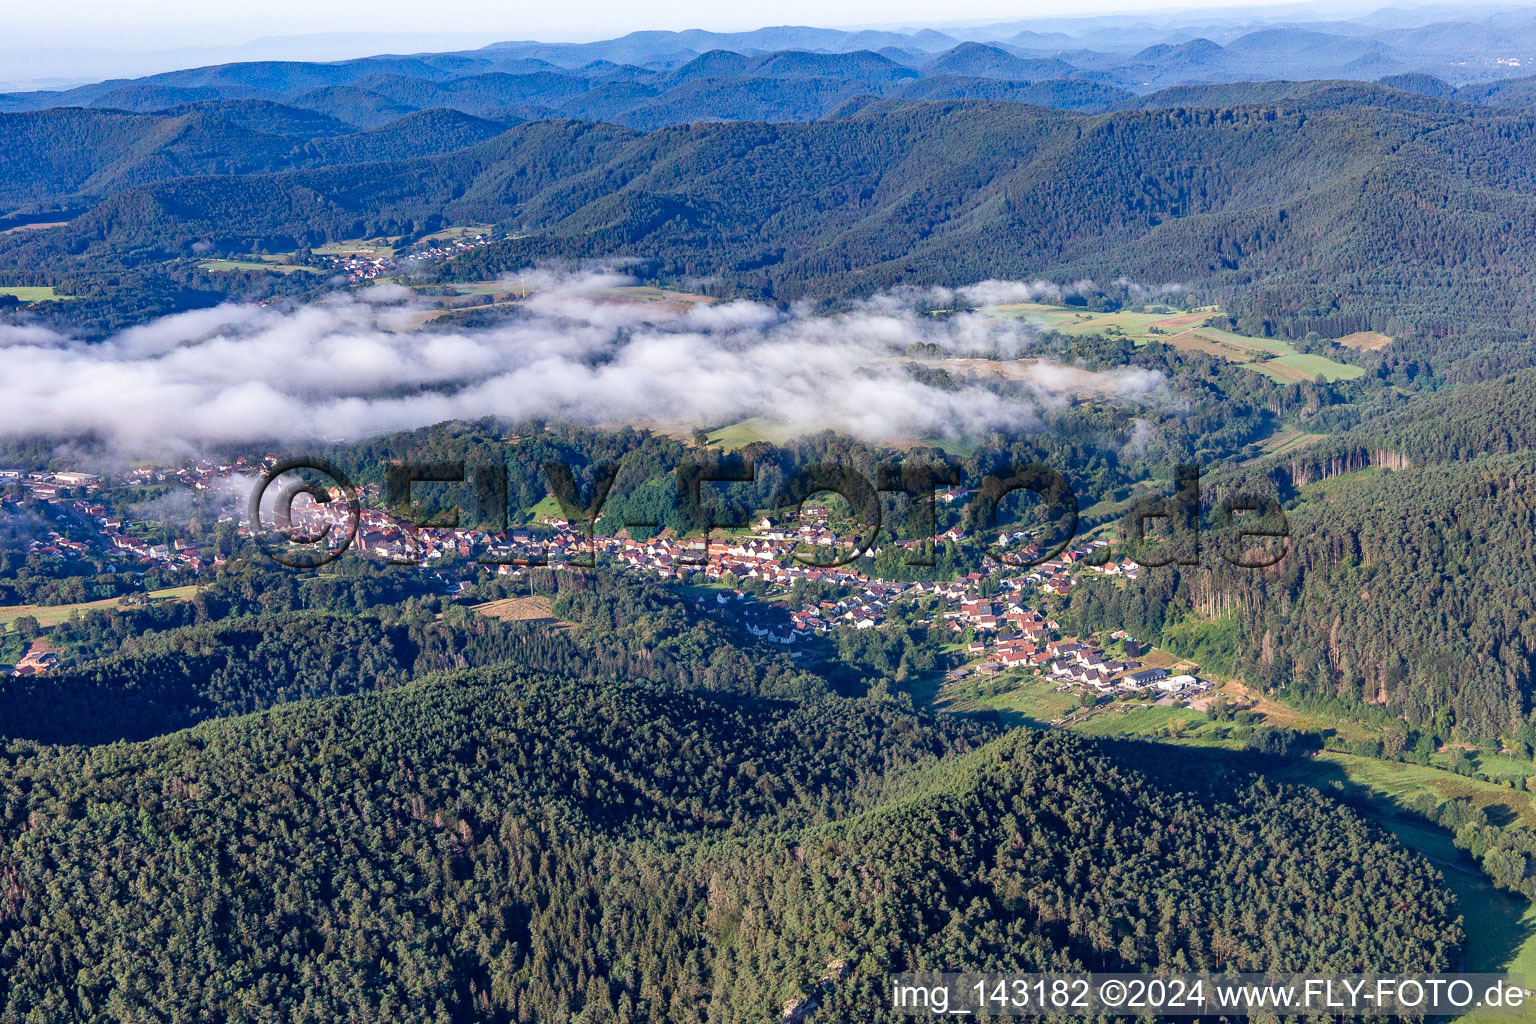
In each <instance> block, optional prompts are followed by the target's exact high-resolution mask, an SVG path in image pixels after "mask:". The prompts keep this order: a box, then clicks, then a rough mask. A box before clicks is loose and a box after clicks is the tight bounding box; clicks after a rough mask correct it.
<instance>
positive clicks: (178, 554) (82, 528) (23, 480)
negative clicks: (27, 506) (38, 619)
mask: <svg viewBox="0 0 1536 1024" xmlns="http://www.w3.org/2000/svg"><path fill="white" fill-rule="evenodd" d="M259 468H260V467H254V466H252V465H250V464H248V463H247V462H246V461H245V460H244V459H236V460H235V461H234V462H231V463H227V464H226V463H215V462H209V461H199V462H195V463H191V464H188V465H185V466H180V467H174V468H167V467H159V466H136V467H134V468H133V469H130V470H128V471H127V472H125V473H124V474H123V476H122V479H121V482H122V483H124V484H128V485H143V484H155V483H165V482H168V481H174V482H176V483H179V484H182V485H183V486H186V487H189V488H192V489H195V490H210V489H212V488H214V487H216V486H218V481H219V480H222V479H226V478H228V477H230V476H231V475H234V474H240V473H248V472H254V471H256V470H257V469H259ZM6 484H10V485H19V486H21V487H22V488H24V489H25V490H26V491H27V493H28V494H29V495H30V496H31V497H33V498H35V499H37V500H39V501H42V502H45V503H47V504H50V505H53V506H54V507H55V508H59V509H63V508H65V507H66V506H65V504H64V502H66V501H67V502H68V505H67V507H68V509H69V510H70V511H72V512H74V513H75V522H74V526H75V527H76V528H74V529H71V530H70V531H69V532H64V531H61V530H58V529H52V528H50V529H49V530H48V531H47V533H46V535H45V536H42V537H38V538H36V539H34V540H32V541H31V542H30V544H29V548H28V550H29V552H31V553H36V554H41V555H45V556H48V557H53V558H75V557H85V556H88V555H105V556H108V557H112V556H123V557H125V558H127V559H130V560H132V561H135V562H139V563H142V564H146V565H154V566H157V567H160V568H169V569H178V570H186V571H190V572H198V571H200V570H202V569H204V568H206V567H210V566H218V565H223V564H224V561H225V559H224V557H223V556H222V555H218V556H215V557H213V558H211V559H209V558H205V557H204V556H203V554H202V553H201V552H200V551H199V550H198V548H197V546H196V545H195V544H193V543H192V542H191V541H189V540H185V539H180V538H177V539H174V540H172V541H170V542H169V543H164V544H152V543H150V542H149V541H146V540H144V539H142V538H140V537H136V536H134V535H132V534H131V533H128V532H125V530H124V520H123V517H122V516H121V515H119V514H117V513H116V512H114V511H113V510H112V509H110V508H108V507H107V506H106V505H105V504H103V503H102V502H100V501H98V500H96V499H95V498H93V497H92V496H91V495H90V493H89V492H91V491H94V490H96V489H97V488H99V487H100V486H101V484H102V479H101V477H100V476H98V475H96V474H94V473H82V472H72V471H70V472H62V473H47V472H28V471H23V470H10V469H0V486H4V485H6ZM82 489H83V490H85V491H86V492H87V495H86V497H84V498H73V499H71V498H69V496H68V494H67V493H66V492H68V491H72V490H75V491H78V490H82ZM234 519H235V517H234V515H233V514H232V513H231V514H227V515H224V516H222V517H221V521H225V522H233V521H234ZM60 523H61V525H63V517H62V516H60Z"/></svg>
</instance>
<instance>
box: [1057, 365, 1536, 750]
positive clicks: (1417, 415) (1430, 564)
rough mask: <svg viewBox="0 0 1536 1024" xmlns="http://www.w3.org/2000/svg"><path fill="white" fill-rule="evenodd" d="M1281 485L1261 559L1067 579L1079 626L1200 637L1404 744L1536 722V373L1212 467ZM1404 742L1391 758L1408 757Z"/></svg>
mask: <svg viewBox="0 0 1536 1024" xmlns="http://www.w3.org/2000/svg"><path fill="white" fill-rule="evenodd" d="M1208 487H1209V488H1210V493H1208V494H1207V499H1208V500H1210V501H1215V500H1217V499H1218V498H1219V496H1220V495H1221V494H1223V493H1231V492H1234V491H1240V490H1248V491H1249V492H1250V493H1253V492H1257V493H1271V494H1273V493H1278V494H1279V495H1280V496H1281V497H1282V499H1283V500H1284V501H1285V503H1286V505H1287V512H1286V515H1287V521H1288V526H1289V533H1290V541H1289V553H1288V554H1287V556H1286V558H1285V559H1284V561H1283V562H1282V563H1280V565H1278V566H1276V567H1275V568H1274V569H1272V570H1268V571H1265V572H1256V571H1251V570H1242V569H1235V568H1232V567H1230V566H1227V565H1225V564H1223V563H1222V562H1221V561H1220V560H1219V559H1209V560H1207V564H1206V565H1205V566H1204V567H1203V568H1199V569H1170V570H1167V571H1161V572H1157V573H1153V574H1149V575H1148V576H1147V577H1146V578H1144V579H1143V580H1142V581H1140V582H1139V583H1137V584H1135V585H1133V586H1131V587H1129V588H1124V589H1122V588H1119V587H1116V586H1103V585H1099V584H1097V583H1093V584H1090V585H1089V586H1087V587H1085V588H1084V590H1083V591H1081V592H1078V591H1074V594H1073V596H1072V600H1071V604H1072V609H1073V614H1074V615H1076V616H1080V617H1081V621H1083V622H1086V623H1095V624H1110V623H1113V624H1115V625H1116V626H1117V627H1118V628H1126V629H1130V630H1134V631H1137V632H1146V633H1148V634H1151V635H1161V636H1167V637H1171V636H1174V635H1176V634H1178V633H1179V632H1180V631H1181V630H1182V631H1187V633H1186V635H1187V636H1197V637H1206V638H1207V639H1206V640H1204V641H1202V645H1203V649H1202V650H1201V652H1200V653H1201V656H1202V657H1203V658H1205V659H1208V663H1209V665H1210V667H1212V668H1214V669H1217V670H1219V671H1226V672H1231V673H1232V674H1233V675H1236V676H1238V677H1240V678H1242V679H1244V680H1245V681H1246V682H1248V683H1250V684H1258V685H1260V686H1263V687H1265V688H1270V689H1273V690H1275V691H1279V692H1285V693H1288V694H1289V695H1291V696H1292V697H1296V698H1301V699H1303V700H1310V701H1320V702H1327V703H1330V704H1332V703H1334V702H1337V703H1338V704H1339V705H1342V706H1344V707H1346V708H1350V709H1352V710H1353V711H1354V712H1356V713H1359V712H1362V711H1366V710H1368V709H1373V708H1380V709H1384V710H1385V711H1386V712H1387V713H1388V714H1390V715H1391V716H1392V717H1393V718H1394V719H1399V720H1400V722H1396V721H1395V722H1394V724H1393V728H1394V730H1395V731H1394V733H1393V735H1395V736H1399V737H1402V738H1404V739H1405V741H1406V742H1408V743H1409V746H1410V747H1411V746H1412V744H1413V743H1416V742H1420V741H1421V740H1422V742H1423V743H1424V744H1429V745H1430V747H1429V749H1433V745H1434V744H1438V743H1445V742H1454V741H1467V742H1475V743H1480V744H1483V745H1485V746H1488V747H1490V748H1491V749H1493V750H1498V749H1500V747H1501V746H1504V745H1514V744H1517V743H1522V744H1523V743H1525V742H1526V741H1525V740H1524V739H1517V737H1525V736H1528V735H1529V734H1530V730H1531V729H1532V727H1533V726H1536V630H1533V627H1532V621H1533V617H1536V589H1533V586H1532V580H1533V579H1536V372H1533V371H1531V370H1528V369H1527V370H1521V371H1519V372H1516V373H1512V374H1507V375H1504V376H1500V377H1497V378H1493V379H1489V380H1481V381H1470V382H1467V383H1464V384H1460V385H1457V386H1452V387H1446V388H1444V389H1442V390H1440V391H1438V392H1434V393H1428V394H1424V395H1421V396H1418V397H1417V398H1415V399H1414V400H1413V401H1411V402H1408V403H1405V404H1403V405H1402V407H1401V408H1398V409H1396V410H1394V411H1391V412H1388V413H1386V414H1383V415H1379V416H1377V417H1375V418H1373V419H1371V420H1368V421H1366V422H1365V423H1363V424H1361V425H1360V426H1358V427H1356V428H1354V429H1353V430H1350V431H1347V432H1345V433H1343V434H1341V435H1338V436H1336V437H1333V438H1328V439H1322V440H1318V442H1317V443H1316V444H1313V445H1311V446H1308V447H1303V448H1300V449H1297V450H1295V451H1292V452H1289V453H1286V454H1282V455H1275V456H1272V457H1269V458H1265V459H1261V460H1258V461H1257V462H1255V463H1253V464H1251V465H1247V466H1242V467H1235V468H1230V467H1229V468H1226V469H1223V470H1219V471H1217V472H1214V473H1212V474H1211V475H1210V479H1209V481H1208ZM1401 752H1402V748H1399V750H1398V751H1395V753H1401Z"/></svg>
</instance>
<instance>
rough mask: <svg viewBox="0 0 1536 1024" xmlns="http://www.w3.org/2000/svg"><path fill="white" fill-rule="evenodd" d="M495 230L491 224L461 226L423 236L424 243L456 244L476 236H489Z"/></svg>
mask: <svg viewBox="0 0 1536 1024" xmlns="http://www.w3.org/2000/svg"><path fill="white" fill-rule="evenodd" d="M492 230H493V227H492V225H490V224H459V225H457V226H455V227H451V228H443V230H441V231H434V232H432V233H431V234H430V235H422V236H421V241H422V242H456V241H458V240H459V239H461V238H473V237H475V236H476V235H489V234H490V233H491V231H492Z"/></svg>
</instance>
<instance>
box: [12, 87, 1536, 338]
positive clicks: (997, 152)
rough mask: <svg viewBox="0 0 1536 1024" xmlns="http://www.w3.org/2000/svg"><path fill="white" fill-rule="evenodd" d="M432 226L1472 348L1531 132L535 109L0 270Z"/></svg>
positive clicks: (1524, 254)
mask: <svg viewBox="0 0 1536 1024" xmlns="http://www.w3.org/2000/svg"><path fill="white" fill-rule="evenodd" d="M28 116H32V115H28ZM471 130H472V126H471ZM263 137H266V136H263ZM349 138H354V137H347V136H343V137H339V138H331V139H326V140H320V141H317V142H316V143H314V144H313V146H314V147H315V150H316V151H321V150H327V149H329V150H337V149H340V148H342V147H344V146H346V147H351V146H352V143H350V142H347V141H346V140H347V139H349ZM445 222H459V223H463V222H479V223H496V224H501V225H504V226H506V227H507V228H509V229H511V230H513V231H515V232H516V233H517V234H518V235H520V236H523V237H520V238H519V239H518V240H516V241H508V242H504V243H501V244H499V245H493V246H489V247H485V248H482V249H480V250H477V251H476V252H475V253H474V254H471V255H467V256H464V257H462V258H460V259H459V260H456V261H455V262H454V263H453V264H452V273H453V274H454V275H456V276H459V277H464V278H472V279H478V278H484V277H494V276H495V275H497V274H498V273H501V272H504V271H508V270H516V269H518V268H520V267H522V266H525V265H527V264H528V263H530V262H534V261H538V260H541V259H549V258H555V257H639V258H641V259H642V260H646V261H649V262H647V263H643V264H641V268H640V269H641V270H642V271H643V272H647V273H652V274H655V275H658V276H661V277H666V276H667V275H674V276H682V275H690V274H691V275H698V276H708V275H719V276H720V277H722V278H723V279H725V280H726V281H727V282H730V283H733V284H734V286H735V287H738V288H741V289H744V290H749V291H752V292H754V293H756V294H761V295H769V296H776V297H781V298H790V297H795V296H801V295H807V294H824V295H846V294H851V293H857V292H860V291H866V292H867V291H870V290H873V289H878V288H884V287H888V286H891V285H895V284H900V283H905V282H909V281H913V280H921V281H925V282H930V283H936V284H961V283H968V282H973V281H977V280H982V279H985V278H989V277H996V278H1020V277H1025V278H1031V277H1036V276H1048V277H1056V278H1057V279H1064V278H1067V277H1068V276H1069V275H1070V276H1071V277H1077V276H1085V275H1086V276H1090V277H1095V278H1099V279H1102V280H1114V279H1116V278H1119V277H1122V276H1128V277H1131V278H1133V279H1136V280H1140V281H1145V282H1149V283H1168V282H1177V283H1183V284H1186V285H1192V286H1196V287H1198V288H1199V289H1200V290H1201V291H1202V293H1204V294H1208V295H1211V296H1213V297H1218V298H1222V299H1224V300H1225V301H1226V302H1228V303H1229V304H1230V305H1231V306H1232V307H1233V309H1234V311H1235V312H1237V313H1238V314H1239V315H1246V316H1250V317H1252V318H1254V319H1255V322H1256V323H1259V324H1261V325H1262V324H1263V323H1264V322H1267V323H1268V324H1269V326H1270V327H1271V329H1273V330H1277V331H1288V332H1296V333H1297V334H1298V335H1299V334H1300V333H1304V332H1305V331H1306V330H1308V329H1312V328H1314V327H1317V328H1319V329H1321V330H1324V331H1326V332H1327V333H1328V334H1330V335H1334V336H1337V335H1338V334H1340V333H1345V332H1347V331H1349V330H1357V329H1367V328H1369V329H1375V330H1380V331H1383V332H1384V333H1388V334H1391V335H1393V336H1398V335H1414V334H1418V335H1421V336H1431V337H1435V336H1445V335H1458V334H1460V335H1475V336H1476V338H1478V339H1479V340H1480V341H1488V340H1498V339H1500V338H1508V337H1513V336H1517V335H1519V334H1521V333H1523V332H1524V331H1526V330H1528V329H1529V326H1530V321H1531V313H1530V310H1531V304H1530V303H1529V302H1528V301H1527V297H1528V296H1530V295H1532V294H1533V293H1536V281H1533V279H1532V274H1533V273H1536V272H1533V270H1532V269H1531V268H1532V267H1536V241H1533V240H1536V127H1533V125H1532V123H1531V121H1530V119H1529V118H1528V117H1527V116H1525V115H1524V114H1521V113H1518V112H1513V111H1507V110H1497V109H1492V108H1479V107H1471V106H1467V105H1463V104H1457V103H1454V102H1451V101H1445V100H1437V99H1433V98H1429V97H1422V96H1417V95H1411V94H1407V93H1403V92H1400V91H1395V90H1390V89H1385V88H1382V87H1362V86H1343V85H1341V86H1336V87H1332V88H1320V89H1316V90H1312V91H1309V92H1308V93H1307V94H1306V95H1305V96H1301V97H1298V98H1295V99H1284V100H1276V101H1275V102H1273V103H1262V104H1255V105H1250V106H1241V107H1236V108H1226V109H1202V108H1185V107H1179V108H1171V109H1163V110H1151V111H1126V112H1121V113H1115V114H1106V115H1096V116H1082V115H1074V114H1070V113H1065V112H1059V111H1051V110H1045V109H1042V108H1038V107H1032V106H1027V105H1022V104H1012V103H1005V102H987V101H946V102H895V101H882V102H878V103H874V104H871V105H868V106H865V107H864V108H863V109H861V110H859V111H857V112H855V113H852V114H850V115H849V116H846V117H841V118H837V119H830V120H823V121H818V122H814V123H810V124H793V125H788V124H760V123H729V124H724V123H719V124H696V125H690V126H686V127H675V128H665V129H660V130H658V131H654V132H650V133H640V132H636V131H634V130H631V129H625V128H621V127H616V126H612V125H596V124H592V123H589V122H579V121H548V122H538V123H531V124H525V125H521V126H518V127H515V128H513V129H511V130H510V131H508V132H506V133H505V134H502V135H499V136H497V137H496V138H493V139H490V140H488V141H486V142H483V143H479V144H477V145H473V146H469V147H468V148H465V149H461V150H458V151H456V152H453V153H448V154H443V155H439V156H432V157H422V158H418V159H413V160H405V161H385V162H377V163H371V164H361V165H349V166H337V167H325V168H316V169H309V170H294V171H287V172H283V173H278V174H251V175H245V176H238V175H222V176H217V177H206V176H205V177H189V178H179V179H175V180H171V181H162V182H158V183H153V184H146V185H141V186H136V187H132V188H129V189H127V190H126V191H122V192H119V193H117V194H115V195H113V196H111V197H110V198H108V199H106V200H105V201H104V202H101V203H100V204H99V205H98V206H96V207H95V208H94V209H93V210H91V211H90V212H89V213H87V214H85V215H83V216H81V217H79V218H77V219H76V220H75V221H73V222H72V223H70V224H69V225H67V226H65V227H61V228H56V229H51V230H44V231H36V232H28V233H17V234H12V235H8V236H4V237H3V240H0V259H3V260H4V261H5V262H6V263H7V264H8V265H9V266H11V267H13V268H18V269H15V270H13V271H12V273H13V274H24V273H47V274H52V275H55V277H56V278H57V277H58V276H59V275H64V274H69V273H74V274H81V275H89V273H91V272H92V271H94V270H100V269H102V268H103V267H105V266H108V265H111V264H114V263H117V262H125V263H130V264H144V263H145V262H146V261H156V260H165V259H168V258H174V257H181V256H186V255H187V254H188V253H190V252H191V251H192V248H193V246H197V247H198V250H199V251H200V252H201V251H207V250H208V249H209V248H210V247H211V248H212V249H213V250H215V251H223V252H229V253H239V252H250V251H255V250H258V249H267V250H269V251H282V250H284V249H292V248H294V247H295V246H298V245H301V244H306V243H307V244H311V245H313V244H318V243H321V242H323V241H326V240H339V239H346V238H359V237H372V236H375V235H391V236H393V235H398V234H401V233H406V232H413V231H421V230H426V229H431V228H432V227H433V226H434V225H439V224H442V223H445ZM78 282H79V284H80V286H81V287H82V288H83V287H86V285H87V284H88V277H81V278H79V279H78ZM1341 327H1342V330H1341V329H1340V328H1341Z"/></svg>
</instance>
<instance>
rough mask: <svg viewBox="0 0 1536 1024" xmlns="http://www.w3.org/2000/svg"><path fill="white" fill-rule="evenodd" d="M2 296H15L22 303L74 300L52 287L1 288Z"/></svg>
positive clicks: (0, 293)
mask: <svg viewBox="0 0 1536 1024" xmlns="http://www.w3.org/2000/svg"><path fill="white" fill-rule="evenodd" d="M0 295H14V296H16V298H18V299H20V300H21V301H22V302H52V301H63V300H65V299H71V298H74V296H72V295H60V294H59V293H58V292H56V291H54V290H53V287H52V286H51V285H45V286H39V287H32V286H30V285H21V286H19V287H13V288H0Z"/></svg>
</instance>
